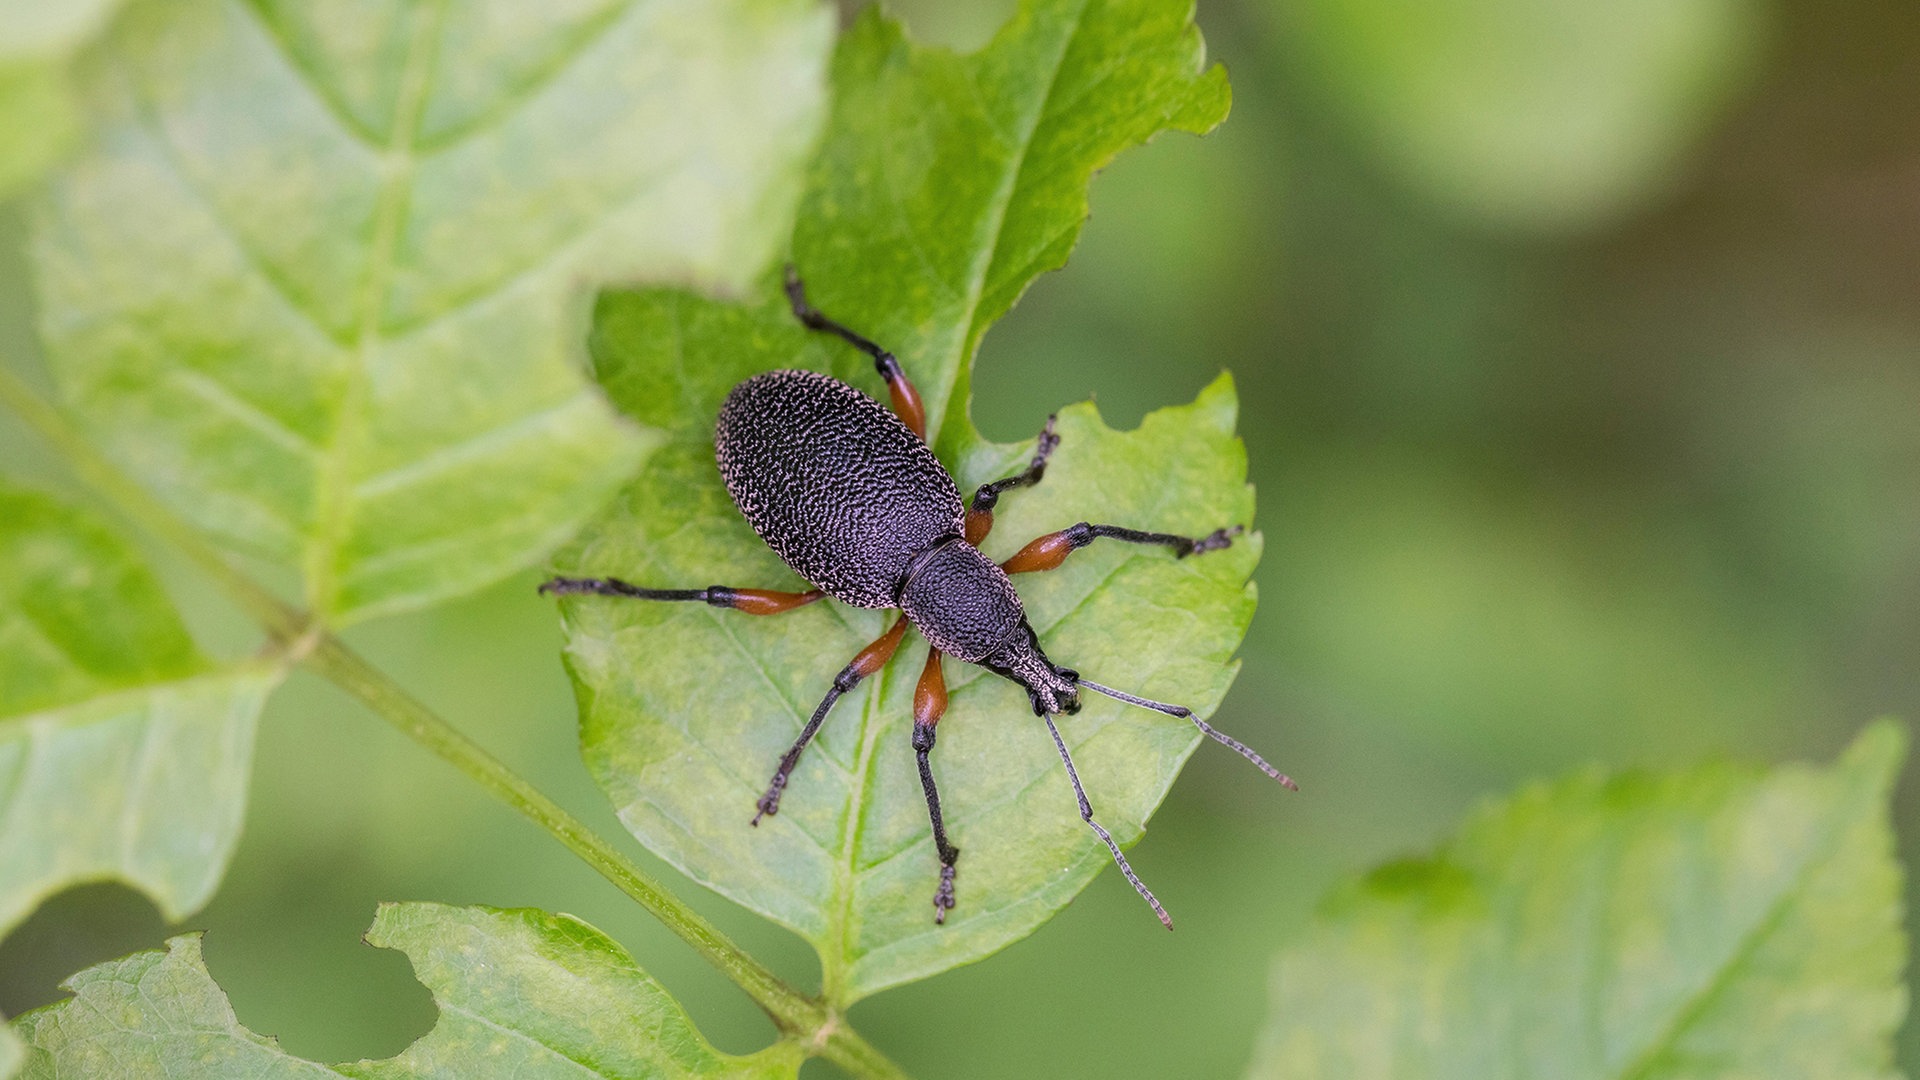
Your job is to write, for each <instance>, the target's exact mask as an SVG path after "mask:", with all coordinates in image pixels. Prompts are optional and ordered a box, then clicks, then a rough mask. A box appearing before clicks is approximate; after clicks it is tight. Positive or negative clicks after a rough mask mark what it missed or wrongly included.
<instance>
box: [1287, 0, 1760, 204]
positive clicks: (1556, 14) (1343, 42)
mask: <svg viewBox="0 0 1920 1080" xmlns="http://www.w3.org/2000/svg"><path fill="white" fill-rule="evenodd" d="M1261 6H1263V7H1264V8H1266V9H1267V14H1269V15H1270V16H1271V18H1272V19H1273V21H1274V23H1275V27H1276V33H1277V34H1278V35H1279V38H1280V42H1281V44H1282V46H1283V48H1284V50H1285V55H1286V56H1287V57H1288V58H1289V59H1290V60H1292V61H1293V62H1294V63H1295V64H1297V65H1298V68H1299V74H1300V75H1301V76H1302V77H1303V82H1304V81H1305V80H1311V82H1310V84H1308V85H1309V88H1310V89H1311V90H1312V92H1314V93H1318V94H1323V95H1325V96H1326V98H1327V99H1328V102H1329V104H1330V105H1331V106H1332V107H1333V108H1334V109H1336V110H1337V111H1338V112H1339V113H1340V114H1341V115H1342V116H1343V117H1344V118H1345V119H1346V121H1347V123H1348V124H1350V125H1351V128H1352V131H1353V135H1354V137H1355V138H1356V139H1357V140H1358V141H1360V142H1361V143H1363V144H1364V145H1365V146H1366V148H1367V150H1368V151H1369V152H1371V153H1373V154H1376V155H1378V157H1379V159H1380V161H1381V162H1382V163H1383V164H1384V165H1385V166H1386V167H1388V168H1390V169H1392V170H1393V171H1394V172H1395V173H1396V174H1397V175H1398V177H1399V178H1400V179H1401V180H1403V181H1404V182H1406V183H1408V184H1409V185H1410V186H1412V187H1414V188H1415V189H1417V190H1418V191H1420V192H1421V194H1423V195H1425V196H1427V197H1429V198H1432V199H1434V200H1435V201H1436V202H1437V203H1439V204H1441V205H1442V206H1444V207H1446V208H1447V209H1449V210H1451V211H1454V212H1457V213H1464V214H1468V215H1471V216H1473V217H1474V218H1476V219H1478V220H1479V221H1481V222H1484V223H1486V224H1489V225H1495V226H1500V227H1506V228H1514V229H1518V230H1525V231H1536V232H1543V233H1551V232H1558V231H1567V230H1578V229H1587V228H1594V227H1597V226H1601V225H1605V224H1608V223H1611V222H1616V221H1618V220H1620V219H1621V218H1622V217H1623V216H1625V215H1626V214H1628V213H1631V212H1632V211H1634V210H1635V209H1637V208H1639V207H1642V206H1644V205H1645V204H1646V203H1647V202H1648V201H1649V200H1650V199H1651V198H1652V197H1654V196H1656V195H1659V194H1661V193H1662V192H1664V191H1666V190H1668V189H1670V188H1671V187H1672V184H1673V176H1674V170H1675V166H1676V165H1677V164H1678V163H1680V162H1682V161H1684V160H1686V159H1687V158H1688V157H1689V156H1690V155H1691V151H1692V150H1693V148H1694V146H1695V144H1696V143H1697V141H1698V139H1699V137H1700V135H1701V134H1702V133H1703V132H1705V131H1706V130H1707V128H1708V126H1709V125H1710V124H1711V123H1712V122H1713V121H1715V120H1718V119H1719V118H1721V116H1722V115H1724V111H1725V107H1726V105H1727V103H1728V101H1729V100H1730V99H1731V98H1732V97H1733V96H1734V94H1735V93H1736V92H1737V91H1738V90H1740V89H1741V88H1742V87H1743V86H1744V85H1746V83H1747V82H1748V79H1749V78H1750V77H1751V76H1752V74H1753V72H1754V70H1755V63H1754V61H1755V59H1756V53H1757V50H1758V47H1759V44H1760V40H1761V37H1762V31H1763V28H1764V25H1765V22H1766V9H1765V6H1764V5H1763V3H1761V2H1760V0H1631V2H1628V3H1613V4H1590V3H1583V2H1581V0H1267V2H1266V3H1264V4H1263V5H1261Z"/></svg>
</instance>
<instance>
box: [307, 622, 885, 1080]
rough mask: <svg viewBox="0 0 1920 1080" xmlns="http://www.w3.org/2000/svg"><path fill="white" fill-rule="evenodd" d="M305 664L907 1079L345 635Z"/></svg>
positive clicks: (781, 1011) (678, 929)
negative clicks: (344, 639)
mask: <svg viewBox="0 0 1920 1080" xmlns="http://www.w3.org/2000/svg"><path fill="white" fill-rule="evenodd" d="M305 666H306V667H307V668H308V669H309V670H311V671H313V672H315V673H316V674H319V675H322V676H324V677H326V678H327V679H329V680H331V681H332V682H334V683H336V684H338V685H339V686H340V687H342V688H343V689H345V690H346V691H347V692H348V693H350V694H352V695H353V696H355V697H357V698H359V699H360V700H361V701H363V702H365V703H366V704H367V706H368V707H369V708H371V709H373V711H375V712H376V713H379V714H380V715H381V716H382V717H385V718H386V719H387V721H388V722H390V723H392V724H393V725H394V726H395V727H398V728H399V729H400V730H401V731H403V732H405V733H406V734H407V735H408V736H409V737H411V738H412V739H413V740H414V741H415V742H417V743H419V744H420V745H422V746H424V747H426V748H427V749H429V750H431V751H433V752H434V753H435V754H437V755H439V756H440V757H441V758H442V759H443V760H445V761H447V762H449V763H451V764H452V765H453V766H454V767H456V768H458V769H459V770H460V771H461V772H464V773H466V774H467V775H468V776H470V777H472V778H473V779H474V780H475V781H476V782H478V783H479V784H480V786H481V787H484V788H486V789H487V790H488V791H489V792H492V793H493V795H494V797H496V798H498V799H499V800H500V801H502V802H504V803H506V804H507V805H508V806H511V807H513V808H514V809H515V810H518V811H520V813H522V814H524V815H526V816H527V817H528V818H530V819H532V820H533V821H534V822H535V823H537V824H538V825H539V826H540V827H541V828H544V829H546V830H547V832H549V833H552V834H553V836H554V837H555V838H556V839H558V840H559V841H560V842H561V843H563V844H565V845H566V846H567V847H568V848H569V849H570V850H571V851H572V852H573V853H574V854H575V855H578V856H580V858H581V859H582V860H584V861H585V862H586V863H587V865H589V866H591V867H593V868H594V869H595V870H598V871H599V872H600V873H601V874H602V875H603V876H604V877H606V879H607V880H608V881H611V882H613V883H614V885H616V886H618V887H619V889H620V891H621V892H624V893H626V894H627V895H628V896H630V897H632V898H633V899H634V900H636V901H638V902H639V904H640V906H641V907H644V908H646V909H647V910H648V911H649V912H651V913H652V914H653V916H654V918H657V919H659V920H660V921H661V922H663V923H665V924H666V926H667V929H669V930H672V931H673V932H674V933H676V934H678V935H680V938H681V940H683V941H685V942H686V943H687V944H689V945H691V946H693V948H694V951H696V952H698V953H699V954H700V955H701V956H702V957H704V958H705V959H706V960H707V962H708V963H710V964H712V965H713V966H714V967H717V968H719V969H720V971H721V972H722V973H723V974H725V975H726V976H727V977H728V978H729V979H732V980H733V981H734V982H735V983H737V984H738V985H739V986H740V987H741V989H743V990H745V991H746V992H747V993H748V994H749V995H750V996H751V997H752V998H753V999H754V1001H756V1002H758V1003H759V1004H760V1007H761V1008H763V1009H765V1010H766V1011H767V1014H768V1015H770V1016H772V1017H773V1021H774V1023H775V1024H777V1025H779V1027H780V1029H781V1030H782V1031H783V1032H785V1033H786V1034H788V1035H790V1036H792V1037H794V1038H796V1039H797V1040H799V1041H800V1042H801V1044H802V1045H804V1046H806V1047H807V1048H808V1049H809V1050H810V1051H812V1052H814V1053H818V1054H819V1055H820V1056H822V1057H825V1058H827V1059H828V1060H830V1061H832V1062H834V1063H835V1064H837V1065H839V1066H841V1067H842V1068H845V1069H846V1070H847V1071H849V1072H851V1073H853V1074H854V1075H856V1076H869V1077H898V1076H902V1075H903V1074H902V1073H901V1072H900V1070H899V1069H898V1068H897V1067H896V1066H894V1065H893V1063H891V1062H889V1061H888V1060H887V1059H886V1058H885V1057H883V1056H882V1055H881V1054H880V1052H879V1051H878V1050H876V1049H874V1047H873V1046H872V1045H871V1044H869V1043H868V1042H867V1041H866V1040H865V1039H863V1038H861V1037H860V1036H859V1035H858V1034H857V1033H855V1032H854V1031H852V1030H851V1029H850V1028H847V1027H846V1026H845V1025H844V1023H843V1022H842V1021H841V1020H840V1018H839V1017H838V1016H837V1015H835V1014H833V1013H832V1012H831V1011H830V1010H829V1009H828V1008H827V1006H826V1005H825V1004H823V1003H822V1002H820V1001H818V1000H816V999H814V998H811V997H808V996H806V995H804V994H802V993H800V992H799V991H798V990H795V989H794V988H793V987H791V986H788V985H787V984H786V983H785V982H783V981H781V980H780V978H779V977H778V976H776V975H774V974H773V972H771V971H768V970H767V969H766V968H765V967H763V966H761V964H760V963H759V961H757V960H755V959H754V958H753V957H751V956H749V955H747V953H746V952H745V951H744V950H742V949H741V948H740V947H739V946H738V945H735V944H734V943H733V942H732V941H731V940H729V939H728V938H727V937H726V935H724V934H722V933H721V932H720V931H719V930H718V929H716V928H715V927H714V926H713V924H712V923H709V922H708V921H707V920H706V919H704V918H702V917H701V916H700V915H699V914H698V913H697V912H695V911H694V910H693V909H692V908H689V907H688V906H687V905H686V904H685V903H683V902H682V901H681V900H680V899H679V898H678V897H676V896H674V895H673V894H671V893H669V892H668V891H667V890H666V889H665V888H664V887H662V886H661V885H660V884H659V883H658V882H656V881H654V880H653V879H652V878H651V877H649V876H648V875H647V873H646V872H645V871H644V870H641V869H640V868H639V867H638V866H635V865H634V864H633V862H632V861H631V860H629V859H628V858H627V857H626V856H624V855H622V854H621V853H620V852H618V851H616V850H615V849H614V848H613V846H612V845H610V844H608V843H607V842H606V841H605V840H603V839H601V838H600V836H599V834H597V833H595V832H593V831H592V830H590V829H589V828H587V826H586V825H585V824H584V823H583V822H581V821H580V820H579V819H578V818H576V817H574V816H573V815H572V814H569V813H567V811H566V810H564V809H562V808H561V807H560V806H559V804H557V803H555V802H554V801H553V800H552V799H550V798H548V797H547V796H545V795H543V794H541V793H540V792H539V791H538V790H537V789H536V788H534V786H533V785H532V784H529V783H528V782H527V781H526V780H524V779H522V778H521V777H520V776H519V775H518V774H517V773H515V772H514V771H513V770H511V769H509V768H508V767H507V766H506V765H504V764H502V763H501V762H500V760H499V759H498V758H495V757H494V756H493V755H491V754H489V753H487V752H486V751H485V750H483V749H481V748H480V747H479V746H478V745H476V744H475V743H474V742H473V740H471V739H469V738H467V737H466V736H465V735H462V734H461V733H460V732H459V731H458V730H456V729H455V728H454V727H453V726H452V725H450V724H448V723H447V722H446V721H445V720H442V719H441V718H440V717H438V716H436V715H435V714H434V713H433V712H432V710H430V709H428V708H427V707H426V706H425V705H422V704H421V703H420V702H419V701H417V700H415V699H414V698H413V697H412V695H410V694H408V693H407V692H406V691H405V690H404V689H402V688H401V687H399V686H398V685H396V684H395V683H394V682H393V680H391V679H389V678H388V677H387V676H386V675H385V673H383V672H381V671H380V670H379V669H377V668H375V667H373V666H372V665H371V664H368V663H367V662H366V661H365V660H363V659H361V658H360V657H359V656H358V655H357V654H355V653H354V652H353V651H352V650H351V649H348V648H347V647H346V645H345V644H343V643H342V642H341V641H340V640H339V639H338V638H335V637H333V636H332V635H330V634H329V635H326V636H323V637H322V638H321V639H320V640H319V642H318V644H317V645H316V646H315V647H314V650H313V652H312V653H311V654H309V655H308V656H307V658H306V661H305Z"/></svg>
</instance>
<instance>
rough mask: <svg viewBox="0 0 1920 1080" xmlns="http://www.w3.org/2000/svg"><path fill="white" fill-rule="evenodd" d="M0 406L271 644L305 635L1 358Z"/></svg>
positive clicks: (302, 622)
mask: <svg viewBox="0 0 1920 1080" xmlns="http://www.w3.org/2000/svg"><path fill="white" fill-rule="evenodd" d="M0 402H3V403H5V404H6V406H7V408H9V409H11V410H13V411H14V412H15V413H16V414H18V415H19V417H20V418H21V419H22V420H25V421H26V422H27V423H28V424H29V425H31V426H32V427H33V429H34V431H36V432H38V433H39V434H40V437H41V438H42V439H45V440H46V441H47V444H48V445H50V446H52V447H53V448H54V449H55V450H57V451H59V452H60V454H61V455H62V456H63V457H64V458H65V460H66V462H67V464H68V465H70V466H72V467H73V471H74V472H75V473H77V474H78V475H79V477H80V479H81V480H82V481H84V482H86V483H87V484H88V485H90V486H91V487H92V488H93V489H94V490H95V491H97V492H99V493H100V494H102V495H104V496H106V497H107V499H108V500H110V501H111V502H112V503H113V504H114V505H115V506H116V507H118V508H119V510H120V512H121V513H122V514H125V515H126V516H127V517H128V518H129V519H131V520H132V521H133V522H134V524H136V525H138V526H140V527H141V528H143V529H145V530H147V531H148V532H150V533H152V534H153V535H155V536H157V537H159V538H160V539H162V540H164V541H166V542H167V543H169V544H171V545H173V547H174V548H175V549H177V550H178V551H179V552H180V553H181V554H183V555H185V556H186V557H187V558H188V559H191V560H192V561H193V563H194V564H195V565H196V566H198V567H200V569H201V570H203V571H205V572H206V573H207V575H208V576H209V577H211V578H212V579H213V580H214V581H215V582H216V583H217V584H219V586H220V587H221V589H222V590H223V591H225V592H226V594H227V596H228V597H229V598H231V599H232V600H233V602H234V603H236V604H238V605H239V606H240V608H241V610H243V611H245V612H246V613H247V614H248V615H251V616H252V617H253V618H254V619H255V620H256V621H257V622H259V623H260V624H261V626H263V627H264V628H265V629H266V631H267V633H268V634H269V635H270V636H271V637H272V638H273V639H274V640H275V641H276V642H278V643H279V644H281V645H290V644H292V643H293V642H295V641H297V640H298V639H299V638H300V636H301V634H303V633H305V632H306V627H307V623H308V619H307V617H306V616H305V615H304V614H302V613H301V612H300V611H299V610H298V609H297V608H294V607H293V606H292V605H290V604H287V603H286V602H285V601H283V600H281V599H280V598H279V597H277V596H275V595H273V593H272V592H270V591H268V590H267V589H266V588H264V587H262V586H261V585H260V584H259V583H258V582H256V581H254V580H253V579H252V578H249V577H247V576H246V575H245V574H242V573H241V572H240V571H238V570H235V569H234V568H233V564H231V563H229V562H228V561H227V559H226V557H225V556H224V555H222V554H220V552H219V551H218V550H216V549H215V548H214V546H213V545H212V544H210V543H208V542H207V540H206V538H205V537H204V536H202V535H201V534H200V532H199V531H198V530H197V529H195V528H194V527H193V526H191V525H189V524H187V523H186V522H184V521H182V520H180V518H179V517H178V516H176V515H175V514H174V512H173V511H172V510H169V509H168V508H167V507H166V506H164V505H163V504H162V503H161V502H160V500H158V499H156V498H154V497H153V496H152V495H149V494H147V491H146V489H145V488H142V487H141V486H140V485H139V484H136V483H134V482H133V481H132V480H130V479H128V478H127V476H126V474H125V473H122V472H121V471H120V470H119V468H118V467H117V466H115V465H113V464H112V463H111V462H109V461H108V460H107V459H106V458H105V457H104V456H103V455H102V454H101V453H100V451H98V450H96V449H94V447H93V444H92V443H91V442H89V441H88V440H87V437H86V436H85V435H82V434H81V433H80V432H78V431H76V430H74V427H73V425H72V424H71V423H69V422H68V420H67V418H66V417H65V416H63V415H62V414H61V412H60V410H59V409H57V408H55V407H54V406H53V405H52V404H50V403H48V402H47V401H46V399H44V398H42V397H41V396H40V394H39V392H38V391H36V390H34V389H33V387H31V386H29V385H27V383H26V381H25V380H23V379H21V378H20V377H19V376H18V375H16V374H14V373H13V372H12V371H11V370H10V369H9V368H8V367H7V365H6V363H5V361H4V359H0Z"/></svg>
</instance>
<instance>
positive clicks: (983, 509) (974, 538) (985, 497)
mask: <svg viewBox="0 0 1920 1080" xmlns="http://www.w3.org/2000/svg"><path fill="white" fill-rule="evenodd" d="M1057 419H1059V417H1058V416H1057V415H1055V416H1049V417H1047V423H1046V426H1045V427H1043V428H1041V429H1040V438H1039V440H1038V441H1037V442H1036V443H1035V444H1034V448H1033V460H1032V461H1029V462H1027V467H1026V468H1024V469H1022V470H1020V471H1019V472H1017V473H1014V474H1013V475H1012V476H1009V477H1006V478H1004V479H1001V480H995V481H993V482H992V483H990V484H981V485H980V486H979V487H978V488H976V489H974V492H973V502H972V503H971V504H969V506H968V508H967V543H969V544H972V545H973V546H975V547H979V546H980V541H982V540H985V539H986V538H987V534H988V533H990V532H992V531H993V508H994V507H995V506H996V505H998V504H999V502H1000V493H1001V492H1003V491H1006V490H1008V489H1010V488H1017V487H1031V486H1032V485H1034V484H1037V483H1039V482H1040V478H1041V477H1043V476H1045V475H1047V459H1048V458H1050V457H1052V456H1053V451H1054V448H1055V447H1057V446H1059V445H1060V436H1058V435H1055V434H1054V433H1053V423H1054V421H1055V420H1057Z"/></svg>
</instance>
